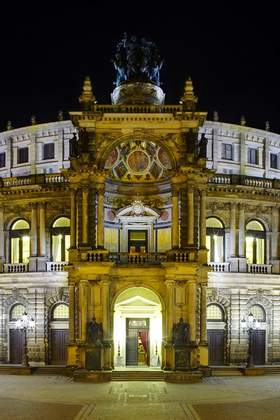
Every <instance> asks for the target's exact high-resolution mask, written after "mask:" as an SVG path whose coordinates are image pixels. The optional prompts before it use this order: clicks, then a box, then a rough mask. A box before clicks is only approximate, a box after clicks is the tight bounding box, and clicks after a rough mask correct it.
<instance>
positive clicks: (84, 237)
mask: <svg viewBox="0 0 280 420" xmlns="http://www.w3.org/2000/svg"><path fill="white" fill-rule="evenodd" d="M82 197H83V207H82V215H83V216H82V220H83V222H82V223H83V225H82V243H83V245H84V246H87V244H88V189H87V188H83V190H82Z"/></svg>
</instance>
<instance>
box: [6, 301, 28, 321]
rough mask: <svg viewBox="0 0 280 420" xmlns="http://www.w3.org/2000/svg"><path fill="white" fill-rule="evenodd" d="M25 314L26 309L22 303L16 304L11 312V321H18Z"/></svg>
mask: <svg viewBox="0 0 280 420" xmlns="http://www.w3.org/2000/svg"><path fill="white" fill-rule="evenodd" d="M24 312H25V307H24V306H23V305H22V304H21V303H16V304H15V305H14V306H13V307H12V308H11V311H10V321H17V320H18V319H19V318H20V317H21V316H22V315H23V313H24Z"/></svg>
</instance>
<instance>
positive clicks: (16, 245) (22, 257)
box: [10, 219, 30, 264]
mask: <svg viewBox="0 0 280 420" xmlns="http://www.w3.org/2000/svg"><path fill="white" fill-rule="evenodd" d="M10 255H11V263H14V264H15V263H28V261H29V257H30V226H29V223H28V222H27V221H26V220H24V219H18V220H16V221H15V222H14V223H13V224H12V226H11V229H10Z"/></svg>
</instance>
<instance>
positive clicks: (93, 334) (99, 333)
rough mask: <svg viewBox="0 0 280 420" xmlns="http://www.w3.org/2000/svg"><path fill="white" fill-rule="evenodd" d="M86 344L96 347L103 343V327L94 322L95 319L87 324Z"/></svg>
mask: <svg viewBox="0 0 280 420" xmlns="http://www.w3.org/2000/svg"><path fill="white" fill-rule="evenodd" d="M87 342H88V343H91V344H97V345H100V344H102V342H103V327H102V324H101V323H100V324H99V323H98V322H96V318H95V317H93V318H92V320H91V321H90V322H88V323H87Z"/></svg>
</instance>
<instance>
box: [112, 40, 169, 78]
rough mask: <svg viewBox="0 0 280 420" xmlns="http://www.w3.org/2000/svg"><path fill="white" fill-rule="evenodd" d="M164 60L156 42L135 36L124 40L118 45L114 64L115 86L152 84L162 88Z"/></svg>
mask: <svg viewBox="0 0 280 420" xmlns="http://www.w3.org/2000/svg"><path fill="white" fill-rule="evenodd" d="M162 63H163V61H162V59H161V57H160V55H159V52H158V49H157V47H156V45H155V43H154V42H151V41H147V40H146V39H145V38H141V39H140V40H138V39H137V38H136V37H135V36H131V37H128V35H127V34H126V33H124V36H123V39H122V40H121V41H120V42H119V43H118V44H117V48H116V53H115V57H114V59H113V64H114V67H115V70H116V81H115V85H116V86H119V85H120V84H122V83H124V82H134V81H141V82H150V83H154V84H155V85H157V86H160V69H161V67H162Z"/></svg>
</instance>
